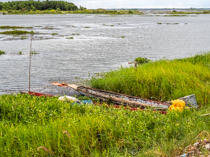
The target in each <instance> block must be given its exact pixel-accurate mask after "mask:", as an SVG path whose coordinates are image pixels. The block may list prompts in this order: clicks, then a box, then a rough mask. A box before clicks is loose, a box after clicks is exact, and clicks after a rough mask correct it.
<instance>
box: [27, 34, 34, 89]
mask: <svg viewBox="0 0 210 157" xmlns="http://www.w3.org/2000/svg"><path fill="white" fill-rule="evenodd" d="M32 39H33V35H32V34H31V43H30V52H29V71H28V73H29V74H28V77H29V78H28V80H29V81H28V87H29V92H30V90H31V53H32Z"/></svg>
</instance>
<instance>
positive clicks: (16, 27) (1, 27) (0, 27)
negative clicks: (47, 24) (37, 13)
mask: <svg viewBox="0 0 210 157" xmlns="http://www.w3.org/2000/svg"><path fill="white" fill-rule="evenodd" d="M21 28H26V29H32V28H33V27H22V26H0V29H21Z"/></svg>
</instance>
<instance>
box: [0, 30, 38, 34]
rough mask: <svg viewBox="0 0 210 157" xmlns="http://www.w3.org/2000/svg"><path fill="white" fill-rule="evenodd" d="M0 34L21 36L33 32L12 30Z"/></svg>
mask: <svg viewBox="0 0 210 157" xmlns="http://www.w3.org/2000/svg"><path fill="white" fill-rule="evenodd" d="M0 34H6V35H22V34H34V32H33V31H31V32H28V31H20V30H14V31H5V32H0Z"/></svg>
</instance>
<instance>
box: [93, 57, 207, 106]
mask: <svg viewBox="0 0 210 157" xmlns="http://www.w3.org/2000/svg"><path fill="white" fill-rule="evenodd" d="M91 84H92V87H94V88H100V89H104V90H110V91H115V92H119V93H124V94H130V95H134V96H139V97H142V98H148V99H156V100H163V101H167V100H173V99H178V98H179V97H183V96H186V95H189V94H195V95H196V97H197V100H198V104H199V105H200V106H203V105H207V104H210V96H209V95H210V53H205V54H201V55H197V56H195V57H191V58H186V59H179V60H177V59H176V60H160V61H156V62H150V63H148V64H144V65H140V66H138V68H137V70H135V69H134V68H133V67H121V68H120V69H119V70H116V71H110V72H108V73H103V74H101V76H100V77H94V78H92V80H91Z"/></svg>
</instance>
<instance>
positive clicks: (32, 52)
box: [31, 51, 39, 55]
mask: <svg viewBox="0 0 210 157" xmlns="http://www.w3.org/2000/svg"><path fill="white" fill-rule="evenodd" d="M31 54H32V55H36V54H39V53H38V52H36V51H31Z"/></svg>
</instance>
